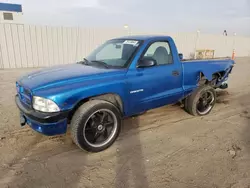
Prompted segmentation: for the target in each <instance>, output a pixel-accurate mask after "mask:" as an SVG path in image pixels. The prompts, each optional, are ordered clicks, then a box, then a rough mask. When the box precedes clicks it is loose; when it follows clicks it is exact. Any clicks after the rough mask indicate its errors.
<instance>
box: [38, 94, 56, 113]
mask: <svg viewBox="0 0 250 188" xmlns="http://www.w3.org/2000/svg"><path fill="white" fill-rule="evenodd" d="M33 108H34V109H35V110H38V111H41V112H59V111H60V108H59V107H58V106H57V104H56V103H54V102H53V101H52V100H50V99H45V98H42V97H37V96H34V97H33Z"/></svg>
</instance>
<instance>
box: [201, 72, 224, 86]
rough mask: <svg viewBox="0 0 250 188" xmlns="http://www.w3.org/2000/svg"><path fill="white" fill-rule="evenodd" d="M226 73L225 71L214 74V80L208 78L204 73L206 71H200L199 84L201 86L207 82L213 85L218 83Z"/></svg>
mask: <svg viewBox="0 0 250 188" xmlns="http://www.w3.org/2000/svg"><path fill="white" fill-rule="evenodd" d="M224 74H225V71H220V72H216V73H214V74H213V75H212V80H208V79H207V78H206V76H205V75H204V73H203V72H200V77H199V81H198V84H199V86H201V85H205V84H210V85H212V86H213V85H215V84H216V83H217V81H218V79H220V78H221V77H223V76H224Z"/></svg>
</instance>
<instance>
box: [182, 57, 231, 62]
mask: <svg viewBox="0 0 250 188" xmlns="http://www.w3.org/2000/svg"><path fill="white" fill-rule="evenodd" d="M230 59H231V58H230V57H215V58H209V59H183V60H181V62H183V63H194V62H203V61H207V62H210V61H215V60H230Z"/></svg>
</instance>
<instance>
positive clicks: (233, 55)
mask: <svg viewBox="0 0 250 188" xmlns="http://www.w3.org/2000/svg"><path fill="white" fill-rule="evenodd" d="M234 58H235V50H233V54H232V59H233V60H234Z"/></svg>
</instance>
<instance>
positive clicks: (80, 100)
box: [16, 36, 234, 152]
mask: <svg viewBox="0 0 250 188" xmlns="http://www.w3.org/2000/svg"><path fill="white" fill-rule="evenodd" d="M233 65H234V61H233V60H231V59H210V60H184V59H183V55H182V54H178V51H177V48H176V46H175V43H174V41H173V39H172V38H171V37H168V36H129V37H122V38H116V39H112V40H108V41H107V42H105V43H104V44H102V45H101V46H100V47H98V48H97V49H96V50H94V51H93V52H92V53H91V54H90V55H89V56H87V57H86V58H84V59H83V60H82V61H80V62H77V63H75V64H70V65H63V66H57V67H53V68H46V69H43V70H40V71H37V72H34V73H31V74H28V75H26V76H24V77H22V78H21V79H20V80H18V81H17V82H16V88H17V95H16V103H17V106H18V108H19V109H20V112H21V116H20V117H21V125H25V124H28V125H29V126H30V127H31V128H32V129H34V130H36V131H38V132H40V133H42V134H45V135H57V134H63V133H65V132H66V130H67V126H68V125H70V130H71V135H72V139H73V141H74V142H75V143H76V144H77V145H78V146H79V147H80V148H81V149H85V150H87V151H91V152H99V151H102V150H104V149H106V148H108V147H109V146H111V145H112V144H113V142H114V141H115V140H116V138H117V137H118V135H119V133H120V130H121V124H122V119H123V118H124V117H128V116H132V115H136V114H140V113H142V112H144V111H147V110H150V109H154V108H157V107H161V106H164V105H168V104H172V103H176V102H178V101H181V102H183V104H184V108H185V110H186V111H187V112H188V113H190V114H192V115H195V116H196V115H198V116H204V115H206V114H208V113H209V112H210V111H211V110H212V108H213V107H214V105H215V101H216V94H215V89H216V88H222V89H225V88H227V86H228V85H227V80H228V76H229V73H230V72H231V71H232V68H233ZM166 115H167V114H166Z"/></svg>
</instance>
